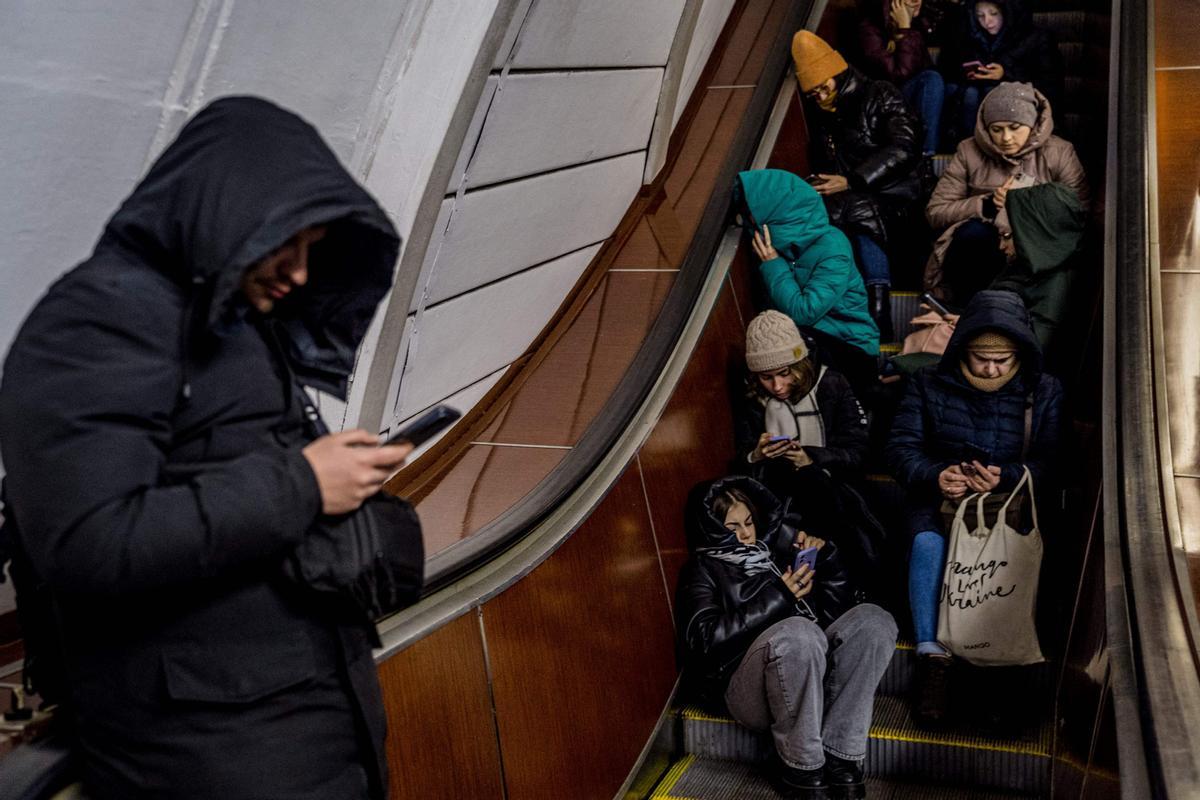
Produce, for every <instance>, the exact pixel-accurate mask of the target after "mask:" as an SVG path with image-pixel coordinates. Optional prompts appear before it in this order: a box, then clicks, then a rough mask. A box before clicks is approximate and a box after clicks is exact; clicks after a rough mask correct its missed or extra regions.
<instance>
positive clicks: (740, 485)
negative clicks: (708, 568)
mask: <svg viewBox="0 0 1200 800" xmlns="http://www.w3.org/2000/svg"><path fill="white" fill-rule="evenodd" d="M726 489H740V490H741V491H742V493H743V494H745V495H746V496H747V497H749V498H750V500H751V501H752V502H753V503H754V511H755V517H754V527H755V532H756V535H757V538H758V540H759V541H763V542H768V543H769V542H770V539H771V537H772V536H773V535H774V533H775V532H776V531H777V530H778V529H779V525H780V523H781V522H782V521H783V516H784V514H785V513H786V512H787V509H786V508H785V507H784V505H783V503H781V502H780V501H779V499H778V498H777V497H775V495H774V494H772V493H771V490H770V489H768V488H767V487H765V486H763V485H762V484H761V483H759V482H758V481H756V480H754V479H753V478H747V477H745V476H742V475H734V476H730V477H728V478H720V479H718V480H715V481H712V482H711V483H708V482H705V483H701V484H698V485H697V486H695V487H694V488H693V489H692V491H691V493H690V494H689V495H688V504H687V519H686V522H687V525H686V530H687V535H688V546H689V547H690V548H691V549H692V550H695V549H696V548H697V547H716V546H718V545H727V544H736V543H737V536H736V535H735V534H734V533H733V532H731V531H730V530H729V529H728V528H726V527H725V520H724V519H717V517H716V516H715V515H714V514H713V510H712V507H713V501H714V500H715V499H716V498H717V497H718V496H719V495H720V494H721V492H723V491H725V490H726Z"/></svg>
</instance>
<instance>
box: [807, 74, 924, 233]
mask: <svg viewBox="0 0 1200 800" xmlns="http://www.w3.org/2000/svg"><path fill="white" fill-rule="evenodd" d="M837 92H838V95H837V102H836V104H835V107H834V110H833V111H822V110H821V109H820V107H819V106H817V104H816V103H815V102H813V101H811V100H806V101H805V105H804V116H805V119H806V120H807V121H808V125H809V134H810V137H811V145H810V148H809V152H810V156H811V160H812V170H813V172H820V173H826V174H831V173H832V174H837V175H844V176H845V177H846V179H847V180H848V181H849V183H850V188H849V189H848V190H846V191H844V192H838V193H837V194H832V195H826V196H825V198H824V199H825V208H826V210H827V211H828V212H829V221H830V222H832V223H833V224H834V225H835V226H837V227H838V228H840V229H841V230H842V231H843V232H844V233H845V234H846V235H847V236H850V235H853V234H857V233H862V234H867V235H868V236H871V237H872V238H874V239H876V240H877V241H879V242H881V243H883V242H886V241H887V230H886V227H885V226H886V223H887V221H888V219H889V218H891V217H894V216H895V215H897V214H898V213H899V212H900V210H901V209H902V208H903V207H904V206H906V205H907V204H908V203H910V202H912V201H913V200H915V199H916V198H917V197H918V196H919V195H920V193H921V183H920V179H919V175H918V168H919V167H920V163H921V144H920V137H919V135H918V131H919V130H920V123H919V122H918V120H917V117H916V115H914V114H913V112H912V110H911V109H909V107H908V104H906V103H905V102H904V96H903V95H901V94H900V90H899V89H897V88H896V87H895V86H893V85H892V84H891V83H888V82H887V81H881V80H873V79H871V78H867V77H865V76H864V75H863V74H862V73H861V72H859V71H858V70H857V69H855V68H854V67H850V68H849V69H847V70H846V71H844V72H843V73H842V74H841V75H839V76H838V77H837Z"/></svg>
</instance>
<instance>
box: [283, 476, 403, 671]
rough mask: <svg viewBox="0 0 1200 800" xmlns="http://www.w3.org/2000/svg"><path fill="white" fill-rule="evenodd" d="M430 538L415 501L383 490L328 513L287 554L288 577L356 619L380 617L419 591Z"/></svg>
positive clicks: (370, 625) (372, 620)
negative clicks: (350, 508) (345, 510)
mask: <svg viewBox="0 0 1200 800" xmlns="http://www.w3.org/2000/svg"><path fill="white" fill-rule="evenodd" d="M424 573H425V544H424V541H423V540H422V538H421V523H420V521H419V520H418V519H417V514H416V512H415V511H414V510H413V507H412V506H411V505H409V504H408V503H407V502H405V501H404V500H401V499H400V498H398V497H393V496H392V495H389V494H384V493H383V492H380V493H378V494H376V495H374V496H372V497H369V498H368V499H367V500H366V502H364V503H363V504H362V506H361V507H360V508H359V509H358V510H357V511H354V512H351V513H349V514H340V515H337V516H331V515H324V516H321V517H319V518H318V519H317V521H316V522H314V523H313V524H312V526H311V527H310V528H309V529H308V532H307V533H306V534H305V536H304V541H302V542H301V543H300V544H299V545H297V546H296V549H295V550H293V551H292V552H291V554H290V555H288V557H287V558H286V559H285V560H284V564H283V574H284V577H285V578H287V580H288V581H289V582H290V583H291V584H293V585H294V586H295V587H297V588H298V589H299V590H300V591H301V592H303V593H305V594H307V595H308V596H315V597H316V598H318V599H319V600H321V601H322V602H324V603H326V604H328V605H329V607H331V608H334V609H335V610H337V611H338V612H339V613H341V614H342V615H344V616H346V617H348V618H349V619H350V620H352V621H357V622H362V623H364V624H366V626H367V628H368V629H369V630H370V631H371V633H372V637H373V642H372V643H373V644H374V646H376V647H378V646H379V640H378V633H377V632H376V631H375V621H376V620H378V619H379V618H381V617H384V616H386V615H388V614H391V613H394V612H396V611H399V610H400V609H402V608H405V607H407V606H409V605H411V604H413V603H414V602H416V601H417V599H418V598H419V597H420V593H421V585H422V582H423V580H424Z"/></svg>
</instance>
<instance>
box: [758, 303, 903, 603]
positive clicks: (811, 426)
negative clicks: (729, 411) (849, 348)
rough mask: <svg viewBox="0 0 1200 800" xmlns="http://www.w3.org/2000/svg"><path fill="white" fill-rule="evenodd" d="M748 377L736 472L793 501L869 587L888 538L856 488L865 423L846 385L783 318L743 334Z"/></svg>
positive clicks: (766, 315)
mask: <svg viewBox="0 0 1200 800" xmlns="http://www.w3.org/2000/svg"><path fill="white" fill-rule="evenodd" d="M746 370H747V372H746V383H745V386H744V391H743V393H742V396H741V398H740V399H739V402H738V403H737V404H736V405H735V411H734V413H735V419H734V430H735V432H736V437H737V442H736V444H737V452H738V459H739V462H740V463H739V464H738V465H737V470H738V471H740V472H742V471H744V472H748V473H749V474H750V475H752V476H754V478H755V479H757V480H758V481H760V482H761V483H763V484H765V485H766V486H767V487H768V488H769V489H770V490H771V491H772V492H773V493H774V494H775V495H776V496H777V497H783V498H788V499H789V500H790V502H791V504H792V507H793V508H796V509H800V510H802V511H801V513H802V515H803V518H804V520H805V523H806V524H810V525H816V526H817V530H819V531H820V532H821V533H822V535H824V536H825V537H826V538H833V539H834V540H836V541H837V543H838V545H839V547H840V549H841V550H842V553H843V555H844V556H845V559H846V562H847V565H848V566H849V567H850V569H851V571H852V572H853V574H854V575H855V577H856V578H857V579H858V580H859V581H860V582H864V583H865V582H869V581H871V579H872V578H873V577H874V575H875V573H876V570H877V568H878V560H879V551H880V549H881V548H882V542H883V539H884V538H885V533H884V531H883V528H882V527H881V526H880V524H879V522H878V521H877V520H876V519H875V517H874V515H872V514H871V512H870V510H869V509H868V508H867V504H866V502H865V501H864V500H863V497H862V495H861V494H860V493H859V491H858V489H857V488H856V485H857V483H858V481H860V480H861V479H862V467H863V459H864V458H865V457H866V452H867V429H868V419H867V414H866V411H864V410H863V407H862V404H861V403H859V401H858V399H857V398H856V397H855V395H854V392H853V390H852V389H851V388H850V384H849V382H848V381H847V380H846V378H845V377H843V376H842V374H841V373H840V372H838V371H837V370H836V369H833V368H831V367H829V366H827V365H825V364H822V363H821V362H820V361H819V360H818V359H817V357H816V356H815V354H813V353H811V352H809V349H808V344H807V342H805V340H804V337H803V336H802V335H801V334H800V331H799V329H797V328H796V324H795V323H794V322H792V320H791V319H790V318H788V316H787V315H786V314H781V313H779V312H778V311H764V312H762V313H761V314H759V315H758V316H756V317H755V318H754V319H752V320H751V321H750V324H749V325H748V326H746ZM817 498H820V502H815V500H816V499H817Z"/></svg>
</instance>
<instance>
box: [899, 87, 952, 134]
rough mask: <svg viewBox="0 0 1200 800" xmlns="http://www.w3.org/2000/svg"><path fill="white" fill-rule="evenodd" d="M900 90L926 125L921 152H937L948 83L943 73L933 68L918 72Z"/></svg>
mask: <svg viewBox="0 0 1200 800" xmlns="http://www.w3.org/2000/svg"><path fill="white" fill-rule="evenodd" d="M900 91H901V92H902V93H903V94H904V99H905V100H907V101H908V104H909V105H910V106H911V107H912V109H913V110H914V111H916V112H917V116H918V117H920V118H921V124H922V125H924V126H925V138H924V140H923V141H922V143H921V152H922V153H924V154H925V155H932V154H934V153H936V152H937V151H938V139H939V136H938V134H939V132H940V130H941V127H942V105H943V104H944V103H945V101H946V84H945V81H943V80H942V75H941V73H940V72H937V71H935V70H932V69H927V70H923V71H921V72H918V73H917V74H916V75H914V76H912V77H911V78H909V79H908V80H907V81H906V82H905V83H904V85H903V86H901V87H900Z"/></svg>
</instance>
